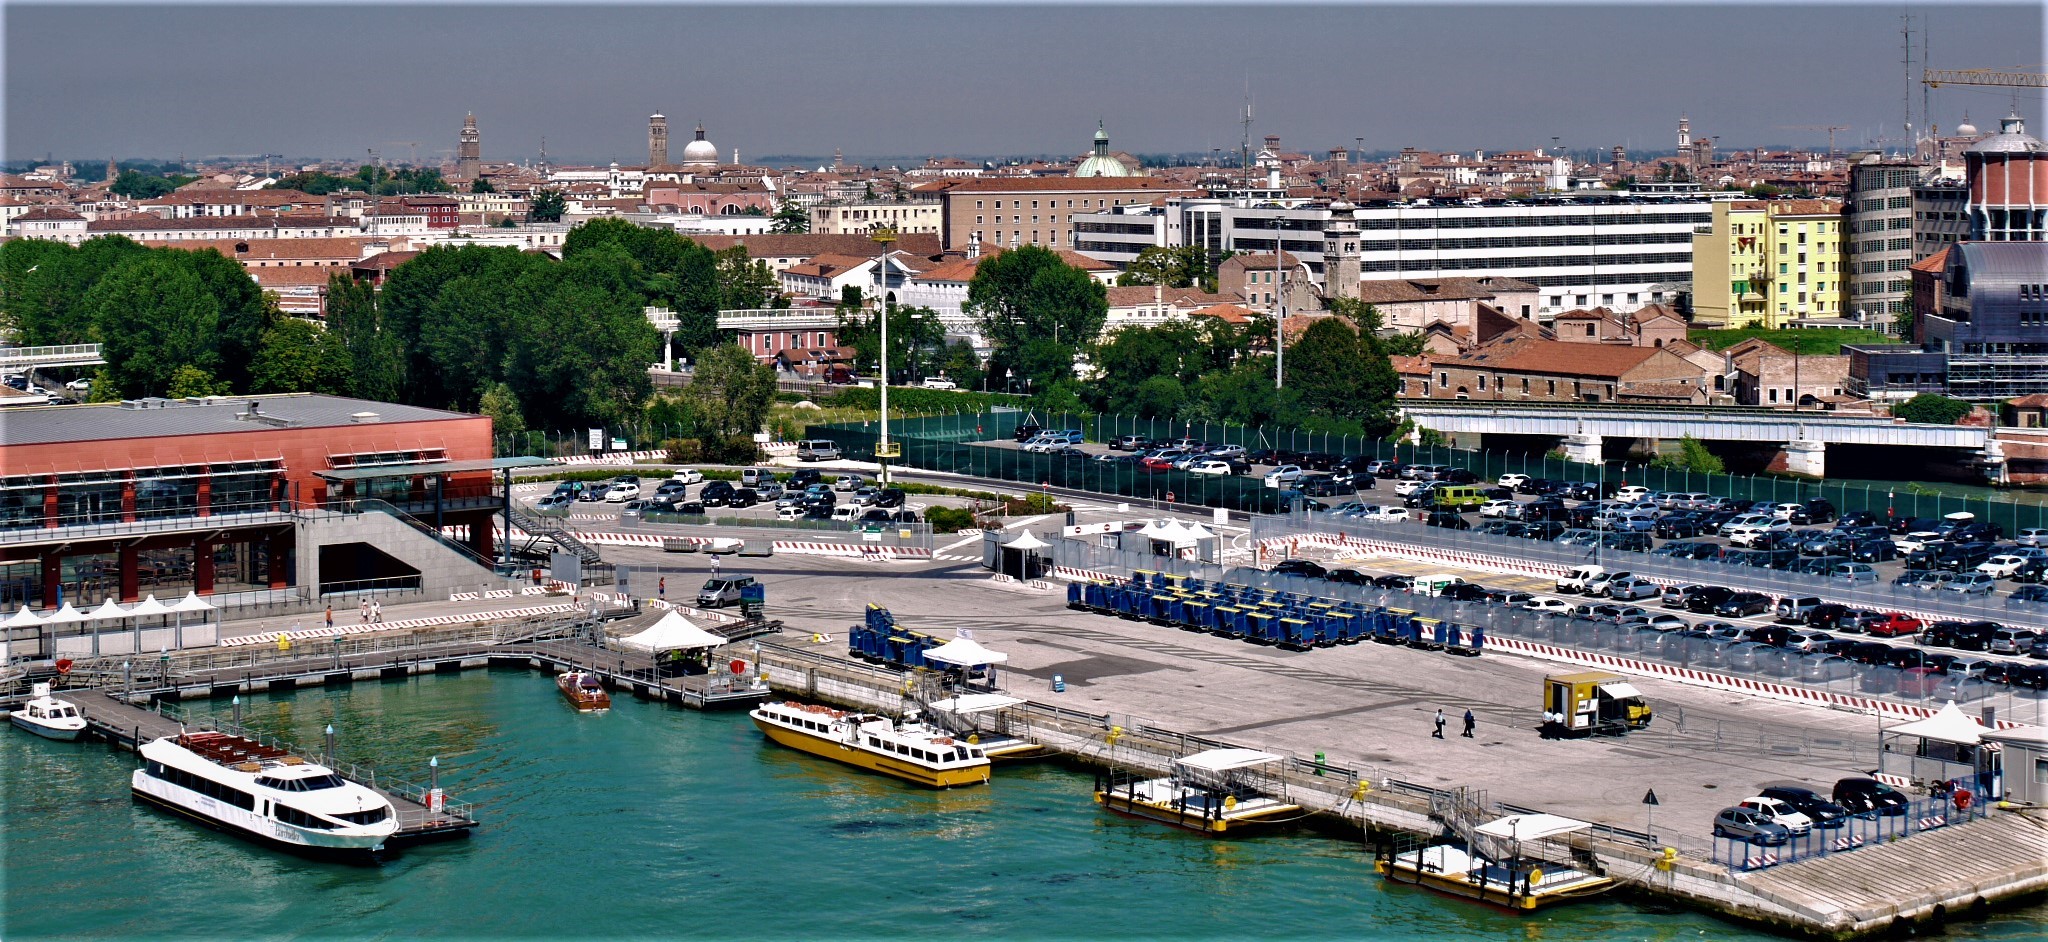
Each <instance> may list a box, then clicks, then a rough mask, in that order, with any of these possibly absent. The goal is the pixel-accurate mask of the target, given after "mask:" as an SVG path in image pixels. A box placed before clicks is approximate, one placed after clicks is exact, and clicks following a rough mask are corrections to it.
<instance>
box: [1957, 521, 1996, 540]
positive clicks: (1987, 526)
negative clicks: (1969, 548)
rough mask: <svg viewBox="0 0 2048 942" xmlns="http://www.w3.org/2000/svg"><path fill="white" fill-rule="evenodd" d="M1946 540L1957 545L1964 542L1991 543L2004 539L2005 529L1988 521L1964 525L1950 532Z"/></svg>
mask: <svg viewBox="0 0 2048 942" xmlns="http://www.w3.org/2000/svg"><path fill="white" fill-rule="evenodd" d="M1948 538H1949V539H1950V540H1951V541H1953V542H1957V543H1961V542H1964V541H1971V542H1977V541H1982V542H1991V541H1995V540H2001V539H2004V538H2005V528H2004V527H2001V526H1999V525H1998V524H1995V523H1992V522H1990V521H1988V520H1979V521H1976V522H1974V523H1966V524H1963V525H1962V526H1960V527H1957V528H1955V529H1954V530H1953V531H1950V533H1949V535H1948Z"/></svg>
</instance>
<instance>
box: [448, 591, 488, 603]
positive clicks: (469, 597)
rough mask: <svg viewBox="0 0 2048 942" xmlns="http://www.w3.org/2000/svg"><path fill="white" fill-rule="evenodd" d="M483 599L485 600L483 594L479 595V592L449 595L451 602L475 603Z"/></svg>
mask: <svg viewBox="0 0 2048 942" xmlns="http://www.w3.org/2000/svg"><path fill="white" fill-rule="evenodd" d="M481 598H483V594H482V593H479V592H450V593H448V601H450V602H474V601H476V600H478V599H481Z"/></svg>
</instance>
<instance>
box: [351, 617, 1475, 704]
mask: <svg viewBox="0 0 2048 942" xmlns="http://www.w3.org/2000/svg"><path fill="white" fill-rule="evenodd" d="M370 621H371V622H372V623H374V624H379V625H381V624H383V623H384V603H383V602H371V603H370ZM1439 719H1441V718H1439ZM1437 725H1438V726H1442V725H1443V724H1442V723H1438V724H1437Z"/></svg>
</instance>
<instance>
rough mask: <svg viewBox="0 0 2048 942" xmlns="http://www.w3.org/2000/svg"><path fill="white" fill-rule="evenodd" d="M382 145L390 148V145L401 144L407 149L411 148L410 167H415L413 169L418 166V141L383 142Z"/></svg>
mask: <svg viewBox="0 0 2048 942" xmlns="http://www.w3.org/2000/svg"><path fill="white" fill-rule="evenodd" d="M384 144H385V146H387V147H388V146H390V145H392V144H403V145H405V146H407V147H410V148H412V164H411V165H412V166H415V167H417V166H419V165H420V142H418V141H385V142H384Z"/></svg>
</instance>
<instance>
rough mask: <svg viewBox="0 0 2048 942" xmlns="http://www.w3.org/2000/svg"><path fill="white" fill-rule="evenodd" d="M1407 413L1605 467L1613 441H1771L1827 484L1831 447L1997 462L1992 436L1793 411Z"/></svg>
mask: <svg viewBox="0 0 2048 942" xmlns="http://www.w3.org/2000/svg"><path fill="white" fill-rule="evenodd" d="M1401 411H1402V413H1403V414H1405V415H1407V416H1408V417H1409V418H1411V419H1413V420H1414V421H1415V424H1416V425H1418V426H1420V427H1423V428H1428V429H1432V430H1435V431H1438V432H1446V433H1466V434H1478V435H1531V436H1545V437H1552V438H1558V439H1562V440H1563V443H1564V450H1565V455H1566V457H1568V458H1570V459H1571V460H1573V461H1581V462H1586V463H1598V462H1599V461H1600V460H1601V447H1602V445H1603V443H1604V440H1605V439H1607V438H1644V439H1672V438H1683V437H1686V436H1691V437H1693V438H1697V439H1701V440H1705V441H1736V442H1763V443H1770V444H1775V445H1779V446H1781V447H1783V448H1784V450H1785V458H1786V470H1788V471H1792V472H1794V473H1798V474H1810V475H1813V476H1815V477H1825V476H1826V473H1827V446H1829V445H1895V446H1904V447H1916V448H1950V449H1958V450H1969V451H1975V452H1979V453H1982V454H1986V455H1990V454H1992V453H1993V451H1994V449H1991V448H1990V443H1991V441H1992V432H1991V429H1988V428H1983V427H1973V426H1964V425H1924V424H1915V423H1912V422H1902V421H1899V420H1897V419H1891V418H1886V417H1883V416H1869V415H1853V414H1844V413H1839V412H1792V411H1789V410H1785V409H1770V408H1764V407H1760V406H1727V407H1713V408H1702V407H1697V406H1639V405H1608V404H1596V403H1571V404H1559V403H1512V402H1473V401H1469V400H1415V401H1408V402H1404V403H1402V406H1401Z"/></svg>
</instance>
